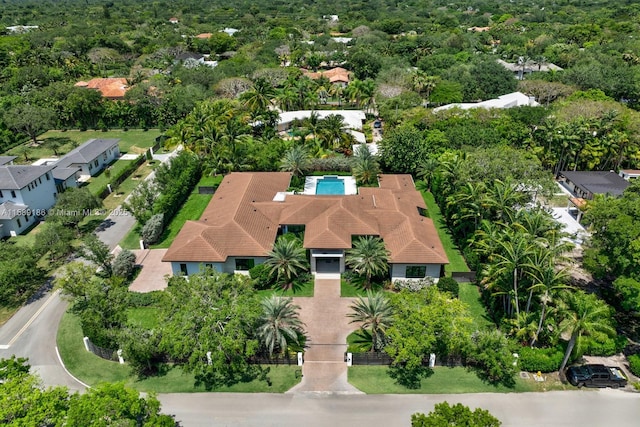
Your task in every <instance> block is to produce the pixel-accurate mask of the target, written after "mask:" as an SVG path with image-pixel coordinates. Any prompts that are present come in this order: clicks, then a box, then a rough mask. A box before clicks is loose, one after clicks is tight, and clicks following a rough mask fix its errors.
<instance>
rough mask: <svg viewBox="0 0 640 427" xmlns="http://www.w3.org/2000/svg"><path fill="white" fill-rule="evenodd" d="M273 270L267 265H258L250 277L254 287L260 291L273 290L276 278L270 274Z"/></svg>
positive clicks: (252, 270)
mask: <svg viewBox="0 0 640 427" xmlns="http://www.w3.org/2000/svg"><path fill="white" fill-rule="evenodd" d="M270 271H271V268H269V266H267V265H265V264H258V265H256V266H255V267H253V268H251V269H250V270H249V277H251V281H252V282H253V287H254V288H255V289H258V290H264V289H271V288H272V287H273V285H274V284H275V276H272V275H271V274H270Z"/></svg>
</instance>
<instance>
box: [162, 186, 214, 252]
mask: <svg viewBox="0 0 640 427" xmlns="http://www.w3.org/2000/svg"><path fill="white" fill-rule="evenodd" d="M222 178H223V176H222V175H218V176H214V177H211V176H206V177H203V178H202V179H200V181H199V182H198V184H197V185H196V188H195V189H194V190H193V192H192V193H191V195H190V196H189V198H188V199H187V201H186V202H185V203H184V205H182V208H181V209H180V212H178V214H177V215H176V216H175V217H174V218H173V219H172V220H171V222H170V223H169V225H168V226H167V228H166V229H165V230H164V232H163V233H162V237H160V241H159V242H158V243H156V244H155V245H153V246H151V247H152V248H153V249H166V248H168V247H169V246H171V243H173V239H175V238H176V236H177V235H178V233H179V232H180V230H181V229H182V226H183V225H184V223H185V222H187V221H189V220H197V219H200V217H201V216H202V212H204V210H205V208H206V207H207V205H208V204H209V202H210V201H211V198H212V197H213V195H212V194H198V187H199V186H215V185H218V184H220V183H221V182H222Z"/></svg>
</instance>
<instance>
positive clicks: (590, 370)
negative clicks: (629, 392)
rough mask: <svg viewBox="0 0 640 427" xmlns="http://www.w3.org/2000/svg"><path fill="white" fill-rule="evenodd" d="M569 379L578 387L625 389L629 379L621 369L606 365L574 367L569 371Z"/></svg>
mask: <svg viewBox="0 0 640 427" xmlns="http://www.w3.org/2000/svg"><path fill="white" fill-rule="evenodd" d="M567 379H568V380H569V382H570V383H571V384H572V385H574V386H576V387H583V386H584V387H613V388H618V387H624V386H626V385H627V378H626V377H625V376H624V374H623V373H622V370H620V368H617V367H614V366H605V365H582V366H572V367H570V368H569V369H567Z"/></svg>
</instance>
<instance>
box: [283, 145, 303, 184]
mask: <svg viewBox="0 0 640 427" xmlns="http://www.w3.org/2000/svg"><path fill="white" fill-rule="evenodd" d="M308 166H309V151H308V150H307V149H306V148H305V147H304V146H303V145H294V146H293V147H291V148H290V149H289V150H288V151H287V152H286V153H284V157H283V158H282V160H281V161H280V169H281V170H283V171H287V172H292V173H293V176H295V177H298V176H301V175H303V174H304V171H305V170H306V169H307V167H308Z"/></svg>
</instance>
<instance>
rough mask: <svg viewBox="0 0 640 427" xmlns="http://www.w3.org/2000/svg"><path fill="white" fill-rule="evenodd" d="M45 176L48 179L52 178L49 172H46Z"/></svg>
mask: <svg viewBox="0 0 640 427" xmlns="http://www.w3.org/2000/svg"><path fill="white" fill-rule="evenodd" d="M44 176H46V177H47V181H49V180H51V178H50V177H49V172H47V173H45V174H44Z"/></svg>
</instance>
